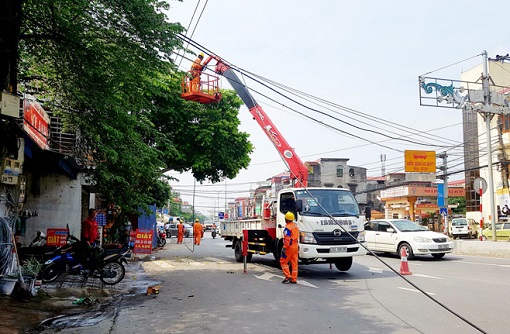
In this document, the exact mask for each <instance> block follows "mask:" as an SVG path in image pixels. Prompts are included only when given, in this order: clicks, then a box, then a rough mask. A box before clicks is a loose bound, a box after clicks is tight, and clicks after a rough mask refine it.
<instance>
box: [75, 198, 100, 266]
mask: <svg viewBox="0 0 510 334" xmlns="http://www.w3.org/2000/svg"><path fill="white" fill-rule="evenodd" d="M96 214H97V211H96V209H94V208H90V209H89V211H88V215H87V218H85V220H84V221H83V222H82V223H81V245H82V247H80V249H79V251H78V256H79V257H80V262H81V264H82V265H83V266H84V267H86V268H88V269H90V270H93V269H94V268H95V267H96V266H97V265H98V262H99V256H100V254H99V250H95V247H94V246H95V245H96V244H97V241H98V238H99V226H98V224H97V221H96Z"/></svg>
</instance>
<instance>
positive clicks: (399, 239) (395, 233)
mask: <svg viewBox="0 0 510 334" xmlns="http://www.w3.org/2000/svg"><path fill="white" fill-rule="evenodd" d="M365 233H366V234H365V241H366V242H367V247H368V249H369V250H371V251H373V252H387V253H397V254H398V255H400V254H401V252H402V249H405V251H406V252H407V258H408V259H412V258H413V257H414V255H426V254H430V255H432V256H433V257H434V258H436V259H440V258H442V257H443V256H444V255H445V254H446V253H451V252H452V251H453V241H451V240H450V238H448V236H446V235H444V234H442V233H438V232H433V231H430V230H429V229H428V228H426V227H424V226H420V225H418V224H416V223H414V222H412V221H410V220H407V219H374V220H371V221H369V222H367V223H365Z"/></svg>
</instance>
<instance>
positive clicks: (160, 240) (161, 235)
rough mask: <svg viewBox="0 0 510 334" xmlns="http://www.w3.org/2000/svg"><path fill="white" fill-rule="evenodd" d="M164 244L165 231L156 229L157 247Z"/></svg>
mask: <svg viewBox="0 0 510 334" xmlns="http://www.w3.org/2000/svg"><path fill="white" fill-rule="evenodd" d="M164 245H166V232H165V230H164V229H158V247H163V246H164Z"/></svg>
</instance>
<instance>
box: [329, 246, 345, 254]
mask: <svg viewBox="0 0 510 334" xmlns="http://www.w3.org/2000/svg"><path fill="white" fill-rule="evenodd" d="M345 252H347V247H331V249H330V253H345Z"/></svg>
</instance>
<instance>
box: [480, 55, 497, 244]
mask: <svg viewBox="0 0 510 334" xmlns="http://www.w3.org/2000/svg"><path fill="white" fill-rule="evenodd" d="M482 56H483V74H482V91H483V101H484V103H483V104H484V109H485V110H482V111H480V115H481V116H482V117H483V118H484V119H485V133H486V135H487V165H488V166H487V172H488V179H489V180H488V182H487V183H488V186H489V189H488V190H489V206H490V207H489V212H490V217H489V218H490V221H491V226H492V241H496V217H495V213H496V212H495V211H496V210H495V200H494V178H493V176H492V139H491V119H492V117H494V113H491V112H489V111H487V110H490V89H489V64H488V58H487V51H485V50H483V52H482Z"/></svg>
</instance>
